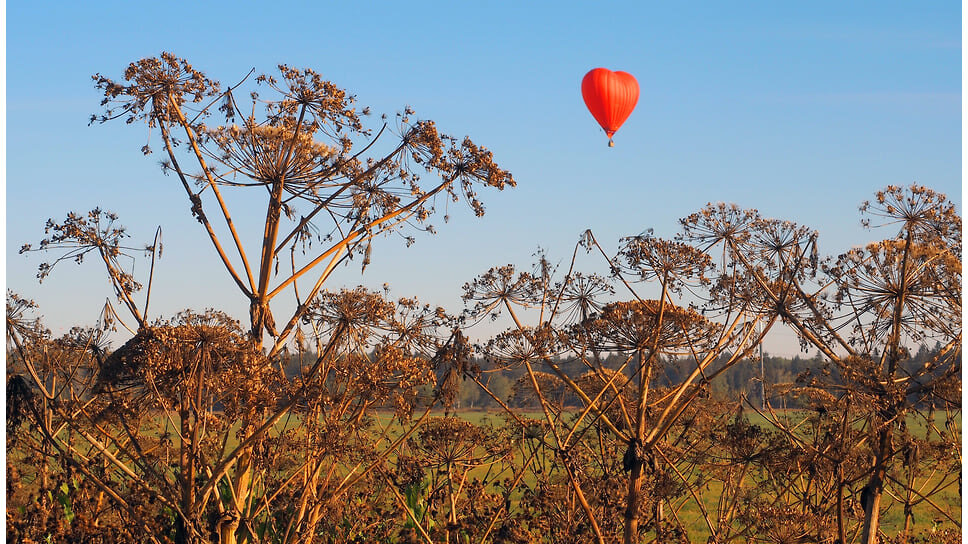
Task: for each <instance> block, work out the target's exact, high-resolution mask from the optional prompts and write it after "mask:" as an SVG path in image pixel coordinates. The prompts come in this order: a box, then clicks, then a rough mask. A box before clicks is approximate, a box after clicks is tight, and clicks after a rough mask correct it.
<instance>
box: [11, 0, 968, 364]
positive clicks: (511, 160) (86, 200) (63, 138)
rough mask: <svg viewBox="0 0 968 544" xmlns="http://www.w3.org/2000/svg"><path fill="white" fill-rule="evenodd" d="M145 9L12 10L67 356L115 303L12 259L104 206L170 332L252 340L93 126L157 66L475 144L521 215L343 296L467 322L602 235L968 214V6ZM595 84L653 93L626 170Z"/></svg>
mask: <svg viewBox="0 0 968 544" xmlns="http://www.w3.org/2000/svg"><path fill="white" fill-rule="evenodd" d="M138 4H140V3H132V2H114V3H112V2H90V3H68V2H61V3H60V4H59V7H58V8H57V9H51V8H50V7H49V5H48V4H43V3H36V2H34V3H27V2H16V3H10V4H8V5H7V66H6V70H7V72H6V85H7V89H6V91H7V104H6V115H7V145H6V161H7V163H6V164H7V170H6V173H7V177H6V180H7V185H6V197H7V220H6V283H7V287H8V288H10V289H13V290H14V291H16V292H18V293H20V294H22V295H24V296H27V297H29V298H33V299H34V300H36V301H37V302H38V303H39V304H40V305H41V312H42V313H43V314H44V315H45V316H46V318H47V321H48V324H49V325H50V326H51V327H52V328H54V330H55V331H63V330H65V329H66V328H68V327H69V326H70V325H72V324H91V323H93V321H94V320H95V319H96V317H97V313H98V310H99V309H100V306H101V305H103V302H104V300H105V298H107V297H109V296H110V291H109V287H108V284H107V282H106V280H105V279H104V278H103V274H102V272H101V270H100V269H99V268H97V266H96V263H93V262H91V263H85V264H84V265H83V266H80V267H77V266H75V265H73V264H70V263H65V264H63V265H60V266H62V267H63V268H62V269H59V270H56V271H55V272H54V274H53V276H52V277H51V278H49V279H48V280H45V282H44V284H42V285H38V283H37V280H36V279H35V278H34V275H35V273H36V267H37V264H38V263H40V262H41V261H43V260H44V257H43V256H42V255H39V254H32V255H29V256H21V255H18V254H17V250H18V249H19V247H20V246H21V245H22V244H23V243H26V242H37V241H38V240H39V239H40V238H41V237H42V236H43V226H44V222H45V221H46V219H47V218H49V217H52V218H63V216H64V215H65V214H66V213H67V212H68V211H70V210H77V211H86V210H89V209H91V208H93V207H94V206H101V207H103V208H106V209H109V210H113V211H115V212H117V213H118V214H119V215H120V216H121V221H122V223H123V224H124V225H126V226H127V227H128V229H129V233H130V234H131V235H132V239H131V240H132V242H133V243H134V244H135V245H137V244H141V243H147V242H149V241H150V238H151V236H152V235H153V233H154V230H155V228H156V227H157V226H158V225H161V226H162V228H163V230H164V241H165V255H164V257H163V259H162V261H161V262H160V263H159V268H158V277H157V279H156V284H155V289H156V293H160V294H157V295H155V294H153V299H154V300H153V301H152V307H153V310H152V314H153V315H159V314H161V315H169V316H170V315H172V314H174V313H175V312H177V311H179V310H181V309H184V308H186V307H192V308H195V309H202V308H205V307H218V308H222V309H225V310H227V311H229V312H230V313H232V314H233V315H235V316H237V317H239V318H244V317H245V315H246V313H245V312H246V307H247V306H246V302H245V301H244V300H242V299H241V297H240V295H238V294H237V292H235V291H233V290H232V289H233V287H232V286H231V285H229V284H228V283H227V282H225V281H221V280H223V279H225V278H224V275H220V276H216V277H217V278H218V279H219V281H212V280H210V279H208V278H206V277H205V274H206V273H207V272H208V271H212V270H214V271H216V272H217V273H219V274H220V273H221V270H220V268H219V266H220V265H219V264H218V262H217V261H216V260H215V258H214V257H213V254H212V252H211V251H210V250H209V246H208V245H207V241H206V240H205V238H204V233H203V231H202V230H201V228H200V227H199V225H198V224H197V223H195V222H194V221H193V220H192V219H191V218H190V216H189V214H188V206H187V203H186V200H185V197H184V193H183V192H182V189H181V188H180V187H179V186H178V185H177V183H176V181H175V180H174V179H171V178H165V177H164V176H163V175H162V174H161V172H160V170H159V169H158V167H157V160H158V156H157V155H153V156H151V157H149V158H145V157H142V156H141V154H140V152H139V149H140V147H141V146H142V145H144V144H145V143H146V141H147V131H146V129H145V128H143V127H140V126H126V125H124V124H123V123H113V124H107V125H94V126H88V124H87V120H88V117H89V115H90V114H92V113H95V112H97V111H98V102H99V97H98V94H97V92H96V90H95V89H94V86H93V85H92V83H91V80H90V76H91V75H92V74H94V73H97V72H100V73H103V74H105V75H108V76H111V77H115V78H120V76H121V74H122V72H123V70H124V68H125V67H126V66H127V64H128V63H129V62H131V61H134V60H137V59H140V58H143V57H146V56H153V55H157V54H158V53H159V52H161V51H171V52H173V53H175V54H177V55H179V56H181V57H184V58H186V59H188V60H189V61H190V62H192V63H193V64H194V65H195V67H196V68H198V69H200V70H202V71H204V72H206V74H207V75H209V76H210V77H213V78H215V79H218V80H220V81H222V82H223V83H229V82H234V81H236V80H237V79H239V78H241V77H242V76H244V75H245V74H246V73H247V72H248V71H249V70H250V69H251V68H253V67H254V68H256V71H257V72H269V71H272V70H273V69H274V67H275V65H276V64H278V63H286V64H289V65H292V66H296V67H310V68H313V69H315V70H317V71H319V72H321V73H322V74H323V75H324V77H326V78H327V79H330V80H331V81H333V82H334V83H336V84H337V85H339V86H341V87H343V88H345V89H347V90H349V91H350V92H351V93H353V94H355V95H356V96H357V98H358V100H359V103H360V105H369V106H371V108H372V109H373V111H374V112H375V113H377V114H379V113H384V112H385V113H389V114H393V113H394V112H396V111H399V110H401V109H402V108H403V107H404V106H406V105H410V106H412V107H413V108H414V109H415V110H416V112H417V116H418V117H420V118H426V119H433V120H434V121H436V122H437V124H438V126H439V127H440V129H441V130H442V131H443V132H446V133H449V134H452V135H455V136H458V137H462V136H464V135H469V136H471V138H472V139H473V140H474V141H475V142H476V143H478V144H481V145H484V146H486V147H488V148H489V149H491V150H492V151H493V152H494V154H495V159H496V160H497V162H498V163H499V164H500V165H502V166H503V167H505V168H508V169H510V170H511V171H512V172H513V174H514V176H515V178H516V180H517V181H518V187H517V188H516V189H512V190H509V191H504V192H502V193H496V192H491V191H486V192H484V193H483V194H482V196H483V197H484V201H485V204H486V206H487V214H486V215H485V216H484V217H483V218H481V219H476V218H474V217H473V215H472V214H471V213H469V212H468V211H466V210H465V211H462V212H459V213H451V216H452V220H451V222H450V223H449V224H446V225H444V224H442V222H440V221H437V222H435V224H436V225H437V226H438V230H439V234H438V235H436V236H433V237H431V236H420V237H418V240H417V244H415V245H414V246H413V247H411V248H409V249H405V248H403V247H402V244H400V243H399V240H398V239H395V238H390V239H385V240H379V243H378V244H377V245H376V246H375V247H374V252H373V264H372V265H371V266H370V267H369V268H368V269H367V271H366V274H365V275H364V276H361V275H360V272H359V268H358V266H357V265H355V264H354V265H351V266H350V268H348V269H346V270H344V271H341V273H340V275H339V276H338V277H336V278H334V279H335V280H336V282H334V283H333V284H331V285H330V287H332V288H335V287H338V286H340V285H347V286H353V285H356V284H359V283H364V284H366V285H370V286H373V287H378V286H381V285H382V284H383V283H389V284H390V285H391V287H392V289H393V291H392V293H393V294H394V295H399V296H404V295H408V296H409V295H416V296H417V297H419V298H420V299H421V300H424V301H427V302H430V303H432V304H440V305H443V306H445V307H447V308H448V309H451V310H454V311H456V310H459V309H460V308H461V302H460V300H459V296H460V293H461V285H462V284H463V283H465V282H466V281H469V280H471V279H472V278H473V277H474V276H475V275H477V274H479V273H481V272H483V271H485V270H486V269H487V268H489V267H491V266H497V265H503V264H508V263H514V264H517V265H520V266H525V267H526V266H527V265H528V263H530V262H531V255H532V254H533V253H534V251H535V249H536V248H537V247H538V246H540V247H542V248H544V249H546V250H547V251H548V252H549V253H550V255H551V256H552V257H553V258H558V259H562V260H567V258H568V257H569V256H570V254H571V250H572V248H573V246H574V243H575V241H576V240H577V238H578V236H579V234H580V233H581V232H583V231H584V230H585V229H587V228H591V229H592V230H593V231H594V232H595V234H596V236H597V238H598V239H599V240H600V241H601V242H602V243H603V244H605V245H606V247H607V248H609V249H610V250H611V251H614V249H615V248H616V245H617V241H618V238H619V237H621V236H625V235H629V234H637V233H639V232H642V231H644V230H646V229H648V228H653V229H654V230H655V232H656V234H658V235H660V236H667V237H669V236H672V235H674V234H675V233H676V231H677V224H678V223H677V219H678V218H680V217H683V216H685V215H688V214H689V213H692V212H693V211H696V210H698V209H699V208H701V207H702V206H703V205H704V204H706V203H707V202H710V201H712V202H716V201H727V202H736V203H738V204H740V205H742V206H744V207H751V208H757V209H759V210H760V211H761V212H763V213H764V214H766V215H770V216H776V217H782V218H785V219H792V220H795V221H797V222H800V223H802V224H805V225H808V226H811V227H813V228H816V229H818V230H819V231H820V233H821V250H823V251H824V252H826V253H833V254H836V253H838V252H840V251H843V250H844V249H846V248H848V247H850V246H852V245H857V244H863V243H865V242H867V241H868V240H871V239H874V238H876V237H878V236H880V234H878V233H876V232H869V231H864V230H863V229H861V228H860V226H859V216H858V215H857V212H856V210H857V206H858V205H859V204H860V203H861V202H862V201H863V200H865V199H867V198H870V197H871V196H872V195H873V193H874V191H876V190H877V189H879V188H882V187H883V186H885V185H888V184H910V183H912V182H919V183H922V184H925V185H928V186H930V187H933V188H935V189H937V190H940V191H942V192H946V193H948V195H949V196H950V197H951V198H952V199H953V200H954V201H956V202H958V203H959V206H960V202H961V172H962V168H961V134H962V133H961V92H962V91H961V72H960V68H961V51H962V49H961V11H960V8H961V6H960V4H959V3H957V2H926V3H918V4H912V3H910V2H849V3H845V2H810V3H799V4H797V5H794V3H791V2H744V3H741V4H740V3H723V2H715V3H714V2H695V3H691V4H688V5H687V4H684V3H668V2H667V3H646V2H601V3H594V4H593V3H588V4H586V5H585V6H584V7H578V6H575V7H564V6H563V4H564V3H561V2H513V3H512V2H502V3H498V2H494V3H489V4H486V5H484V4H479V3H469V2H367V3H362V2H344V3H340V4H338V5H336V4H331V3H325V2H312V3H302V4H300V3H295V4H292V3H290V4H287V5H286V6H284V7H277V6H270V5H269V4H268V3H259V4H257V5H254V6H245V7H239V6H237V5H236V4H235V3H224V4H221V5H216V4H215V3H202V2H198V3H196V2H192V3H179V2H166V3H162V2H154V3H150V4H145V5H138ZM598 66H603V67H607V68H610V69H613V70H624V71H627V72H630V73H632V74H633V75H635V76H636V78H637V79H638V81H639V84H640V88H641V94H640V99H639V104H638V107H637V108H636V110H635V112H634V113H633V114H632V116H631V117H630V118H629V120H628V121H627V122H626V124H625V125H624V126H623V128H622V129H621V130H620V131H619V132H618V134H617V135H616V137H615V141H616V147H614V148H608V147H607V146H606V138H605V136H604V134H603V133H602V132H601V130H600V129H599V128H598V126H597V124H596V123H595V121H594V120H593V119H592V117H591V115H589V114H588V112H587V111H586V110H585V107H584V104H583V103H582V99H581V94H580V82H581V78H582V76H583V75H584V74H585V72H587V71H588V70H590V69H591V68H595V67H598ZM374 117H375V118H374V119H373V123H374V124H375V123H376V122H377V117H378V116H374ZM156 139H157V138H156ZM260 213H262V214H264V211H262V212H260V211H258V210H255V209H253V210H252V214H253V217H252V220H253V222H252V224H253V225H257V223H258V222H259V220H260V218H259V214H260ZM243 219H244V218H243ZM132 266H133V267H134V271H135V272H136V273H144V272H146V271H147V262H146V261H144V260H143V259H141V260H138V261H137V262H134V263H132ZM589 266H591V265H589ZM595 266H598V265H597V264H596V265H595ZM155 297H157V298H155ZM795 350H796V348H795V346H794V345H793V344H792V343H790V341H789V338H786V339H784V338H781V337H778V338H776V339H774V340H773V341H772V343H771V344H770V345H769V346H768V351H773V352H793V351H795Z"/></svg>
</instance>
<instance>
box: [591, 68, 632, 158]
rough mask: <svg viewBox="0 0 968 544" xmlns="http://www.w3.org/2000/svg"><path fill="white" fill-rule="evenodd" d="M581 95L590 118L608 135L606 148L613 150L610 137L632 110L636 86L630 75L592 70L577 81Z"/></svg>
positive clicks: (606, 70)
mask: <svg viewBox="0 0 968 544" xmlns="http://www.w3.org/2000/svg"><path fill="white" fill-rule="evenodd" d="M581 96H582V98H584V99H585V105H586V106H587V107H588V111H590V112H591V114H592V117H594V118H595V120H596V121H598V124H599V125H601V126H602V130H604V131H605V134H607V135H608V147H615V142H613V141H612V136H613V135H614V134H615V132H616V131H618V129H619V127H621V126H622V123H624V122H625V120H626V119H628V118H629V115H631V114H632V110H634V109H635V104H636V103H637V102H638V101H639V83H638V82H637V81H635V78H634V77H632V74H629V73H626V72H613V71H611V70H608V69H606V68H595V69H594V70H592V71H591V72H588V73H587V74H585V77H584V78H583V79H582V80H581Z"/></svg>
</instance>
